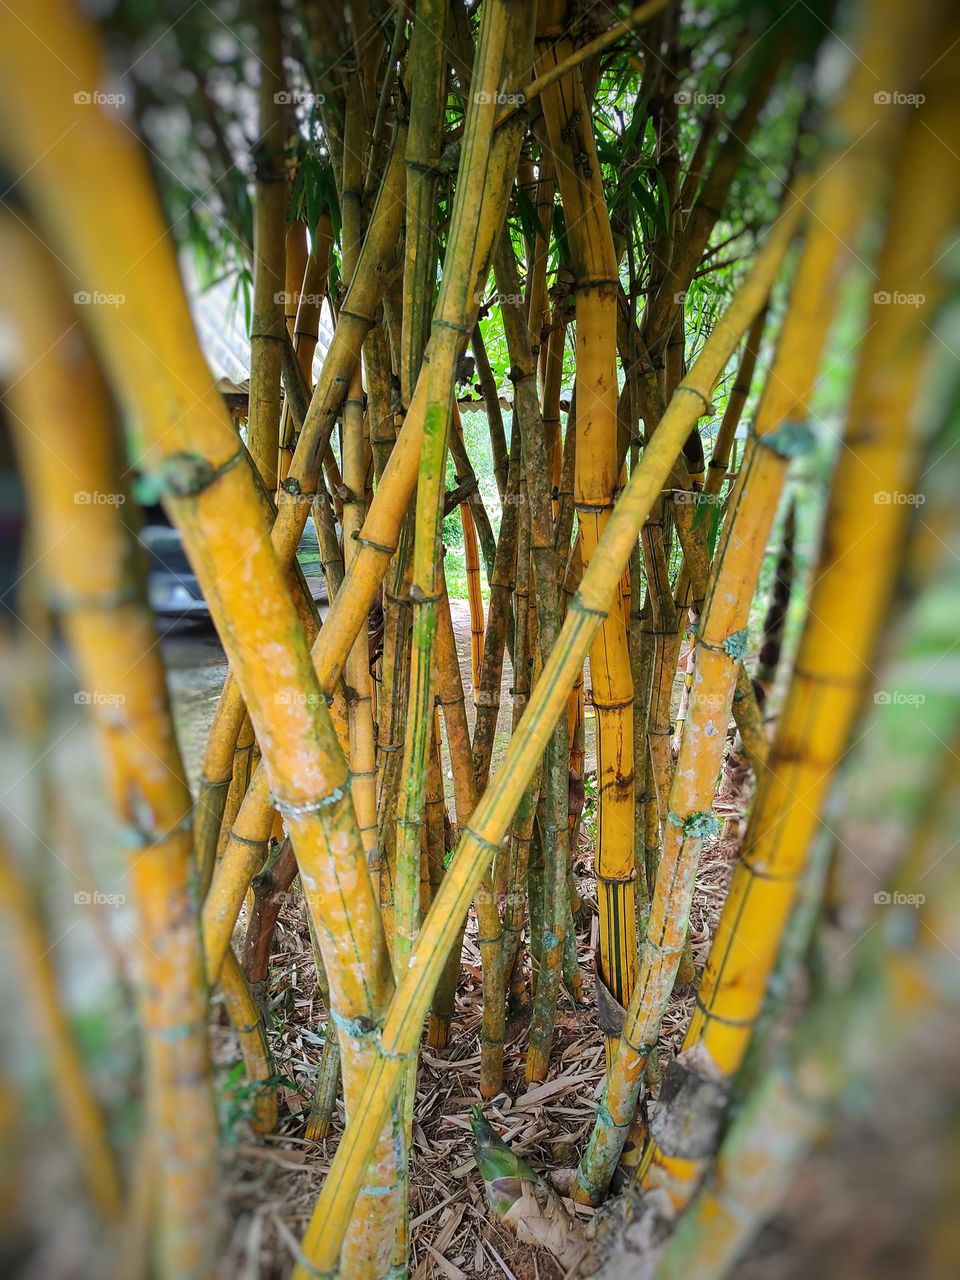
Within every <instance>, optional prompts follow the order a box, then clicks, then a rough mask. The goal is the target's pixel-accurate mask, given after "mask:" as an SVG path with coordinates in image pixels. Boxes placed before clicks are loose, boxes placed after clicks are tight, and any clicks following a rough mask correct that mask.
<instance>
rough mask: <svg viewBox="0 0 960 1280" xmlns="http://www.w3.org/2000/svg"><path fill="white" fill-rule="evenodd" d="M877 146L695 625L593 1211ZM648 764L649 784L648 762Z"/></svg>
mask: <svg viewBox="0 0 960 1280" xmlns="http://www.w3.org/2000/svg"><path fill="white" fill-rule="evenodd" d="M867 75H869V76H870V77H872V76H873V71H872V70H871V71H870V72H869V73H867V72H862V73H861V75H860V76H855V77H853V78H852V80H851V82H850V84H849V86H848V88H847V90H846V93H845V96H844V100H843V103H842V104H841V107H840V118H841V119H844V118H845V117H847V118H848V117H850V116H852V118H853V120H857V119H859V118H861V117H862V115H863V114H864V106H863V101H862V100H863V99H864V97H865V90H866V87H867V86H866V83H865V79H866V76H867ZM876 145H877V144H876V142H875V141H874V142H873V144H872V146H871V148H870V149H869V150H867V149H866V148H865V146H864V143H863V140H862V138H861V139H860V144H859V147H856V146H854V147H853V148H847V154H846V155H845V157H844V160H843V162H842V163H836V164H833V166H832V167H831V168H830V169H829V170H828V171H827V172H826V173H825V174H824V176H823V177H822V178H821V179H820V181H819V183H818V184H817V186H816V188H815V189H814V192H813V196H812V204H813V210H814V214H815V216H814V218H813V221H812V224H811V228H810V231H809V233H808V236H807V240H806V243H805V245H804V249H803V254H802V257H801V259H800V263H799V265H798V268H797V273H796V277H795V279H794V282H793V287H792V289H791V295H790V305H789V307H788V309H787V314H786V318H785V321H784V326H783V331H782V333H781V336H780V340H779V342H778V344H777V350H776V355H775V358H774V362H773V365H772V368H771V370H770V374H769V377H768V379H767V381H766V384H765V387H764V394H763V398H762V400H761V403H760V406H759V409H758V411H757V419H756V423H755V426H754V431H755V436H754V439H753V440H751V442H750V445H749V447H748V452H747V456H746V460H745V463H744V466H743V468H742V469H741V472H740V475H739V477H738V480H737V484H736V487H735V489H734V493H733V496H732V498H731V502H730V509H729V511H728V514H727V519H726V522H725V524H724V528H723V533H722V536H721V543H720V546H719V548H718V550H717V555H716V559H715V562H714V565H713V569H712V573H711V579H710V583H709V586H708V590H707V596H706V599H705V601H704V607H703V611H702V613H701V617H700V623H699V626H698V643H697V669H696V679H695V683H694V688H693V691H692V694H691V698H690V706H689V712H688V716H687V720H686V723H685V725H684V732H683V741H682V743H681V747H680V756H679V759H678V761H677V766H676V770H675V771H673V770H671V773H672V785H671V786H670V791H669V799H668V800H667V802H666V803H665V804H664V803H663V802H660V805H661V830H662V852H661V857H660V865H659V867H658V871H657V878H656V884H655V886H654V893H653V898H652V902H651V910H650V918H649V921H648V924H647V932H646V937H645V939H644V942H643V946H642V948H641V973H640V980H639V982H638V985H637V988H636V998H635V999H634V1000H632V1001H631V1002H630V1005H629V1007H628V1009H627V1016H626V1019H625V1022H624V1033H623V1035H624V1038H623V1042H622V1049H621V1052H620V1053H618V1055H617V1060H616V1062H615V1064H614V1067H613V1070H612V1071H611V1072H610V1074H609V1076H608V1079H607V1082H606V1087H605V1090H604V1096H603V1100H602V1104H601V1107H600V1109H599V1113H598V1120H597V1123H596V1125H595V1128H594V1131H593V1133H592V1135H591V1138H590V1142H589V1143H588V1146H587V1149H586V1151H585V1152H584V1155H583V1158H582V1160H581V1163H580V1166H579V1169H578V1172H577V1187H576V1190H575V1195H576V1197H577V1199H579V1200H582V1201H583V1202H585V1203H593V1204H596V1203H597V1202H598V1200H599V1199H600V1198H601V1197H602V1196H603V1195H604V1193H605V1191H606V1188H607V1186H608V1184H609V1181H610V1179H611V1178H612V1176H613V1173H614V1171H615V1168H616V1163H617V1160H618V1159H619V1155H620V1151H621V1149H622V1146H623V1142H624V1139H625V1137H626V1133H627V1130H628V1128H629V1126H630V1124H631V1123H632V1120H633V1115H634V1111H635V1109H636V1102H637V1096H638V1093H639V1090H640V1087H641V1084H642V1078H643V1070H644V1068H645V1065H646V1062H647V1059H648V1058H649V1057H650V1055H651V1053H652V1052H653V1051H654V1049H655V1046H656V1041H657V1036H658V1034H659V1029H660V1022H661V1019H662V1017H663V1014H664V1011H665V1010H666V1006H667V1001H668V1000H669V998H670V994H671V992H672V990H673V986H674V983H675V980H676V974H677V967H678V964H679V960H680V953H681V949H682V946H683V942H684V939H685V936H686V930H687V920H688V916H689V912H690V906H691V903H692V897H693V887H694V877H695V875H696V869H697V864H698V860H699V854H700V847H701V844H702V841H703V839H704V838H706V837H708V836H710V835H711V834H716V830H717V829H718V826H719V824H718V822H717V820H716V819H714V818H713V817H712V816H711V812H710V811H711V807H712V802H713V793H714V787H715V783H716V777H717V774H718V772H719V769H720V766H721V763H722V759H723V751H724V745H725V742H726V727H727V724H728V722H729V718H730V712H731V707H732V701H733V694H734V689H735V687H736V682H737V676H738V671H739V664H740V661H741V660H742V657H743V654H744V651H745V648H746V640H747V630H746V628H747V622H748V619H749V611H750V604H751V602H752V599H753V595H754V591H755V589H756V584H757V581H758V578H759V573H760V568H761V565H762V563H763V555H764V552H765V549H766V545H767V540H768V538H769V534H770V529H771V527H772V523H773V519H774V515H775V513H776V509H777V503H778V500H779V495H780V492H781V488H782V484H783V479H784V476H785V474H786V470H787V466H788V464H789V460H790V458H791V457H793V456H796V455H797V454H798V453H799V452H802V451H804V450H805V449H807V448H809V446H810V444H811V438H810V435H809V430H808V428H807V427H806V426H805V425H804V424H805V421H806V418H807V412H808V401H809V397H810V394H811V391H812V389H813V386H814V383H815V380H816V376H817V371H818V369H819V366H820V360H821V357H822V354H823V349H824V345H825V343H826V338H827V333H828V331H829V326H830V322H831V320H832V318H833V315H834V312H835V308H836V303H837V297H838V290H839V286H840V284H841V282H842V280H843V278H844V267H845V266H846V263H847V262H848V260H849V256H850V251H848V250H846V246H847V245H850V244H851V243H852V242H853V241H855V239H856V234H857V229H858V226H859V224H860V221H861V219H862V215H863V209H864V205H863V204H862V203H861V202H860V201H859V200H858V198H857V195H858V192H860V191H861V190H862V189H863V185H864V182H865V180H867V179H868V178H869V177H870V175H871V170H872V165H873V164H875V163H876V162H877V160H878V159H879V158H880V156H882V155H883V151H882V150H879V151H877V150H874V149H873V147H876ZM865 162H866V166H865ZM671 674H672V673H671ZM653 741H654V739H652V738H651V747H652V745H653ZM651 754H652V753H651ZM652 759H653V761H654V766H655V772H656V763H657V762H656V757H655V756H653V754H652ZM669 776H670V775H668V777H669ZM657 785H658V788H659V787H660V785H661V779H660V776H659V774H658V776H657Z"/></svg>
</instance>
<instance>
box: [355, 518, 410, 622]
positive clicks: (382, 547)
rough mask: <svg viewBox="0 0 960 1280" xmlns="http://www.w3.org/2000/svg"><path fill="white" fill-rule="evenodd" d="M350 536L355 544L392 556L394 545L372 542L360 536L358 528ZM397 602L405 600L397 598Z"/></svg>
mask: <svg viewBox="0 0 960 1280" xmlns="http://www.w3.org/2000/svg"><path fill="white" fill-rule="evenodd" d="M350 536H351V537H352V538H353V540H354V542H355V543H356V544H357V546H359V547H369V548H370V550H371V551H378V552H379V553H380V554H381V555H384V556H392V555H393V553H394V551H396V547H388V546H387V545H386V543H383V542H374V541H373V539H372V538H361V536H360V530H359V529H356V530H354V532H353V533H352V534H351V535H350ZM397 603H398V604H404V603H406V602H405V601H403V600H399V601H397Z"/></svg>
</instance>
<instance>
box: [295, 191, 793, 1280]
mask: <svg viewBox="0 0 960 1280" xmlns="http://www.w3.org/2000/svg"><path fill="white" fill-rule="evenodd" d="M801 213H802V206H801V205H800V204H799V203H798V202H797V201H792V202H790V204H789V206H788V208H787V210H786V211H785V212H784V213H783V214H782V215H781V216H780V218H779V219H778V221H777V224H776V226H775V227H774V228H773V230H772V231H771V233H770V235H769V236H768V237H767V240H766V243H765V244H764V246H763V247H762V249H761V250H760V252H759V253H758V256H757V261H756V264H755V266H754V268H753V271H752V272H751V274H750V276H749V277H748V279H747V280H746V281H745V282H744V284H743V285H742V286H741V288H740V289H739V290H738V291H737V293H736V295H735V296H734V298H733V300H732V301H731V303H730V305H729V307H728V308H727V310H726V312H725V313H724V315H723V316H722V317H721V319H720V320H719V321H718V323H717V325H716V327H715V328H714V330H713V332H712V334H711V335H710V337H709V338H708V340H707V342H706V344H705V345H704V348H703V350H702V352H701V354H700V357H699V359H698V360H697V362H696V364H695V365H694V366H693V367H692V368H691V370H690V372H689V373H688V375H687V377H686V378H685V380H684V382H683V384H682V385H681V386H680V387H678V389H677V391H676V393H675V394H674V397H673V399H672V400H671V402H670V405H669V407H668V409H667V412H666V413H665V415H664V417H663V420H662V422H661V424H660V426H659V427H658V430H657V434H656V437H655V439H654V440H653V441H652V442H651V444H650V446H649V447H648V449H647V450H646V452H645V454H644V458H643V462H642V463H641V465H640V466H639V467H638V468H637V469H636V470H635V471H634V473H633V475H632V476H631V477H630V481H629V483H628V484H627V487H626V489H625V490H624V492H623V494H622V495H621V497H620V500H619V502H618V503H617V505H616V507H615V509H614V510H613V512H612V513H611V515H610V518H609V520H608V522H607V525H606V528H605V529H604V532H603V536H602V538H601V541H600V543H599V544H598V547H597V553H596V555H595V556H594V558H593V560H592V561H591V563H590V565H589V566H588V567H587V569H586V571H585V572H584V575H583V580H582V582H581V586H580V591H579V593H578V595H577V597H576V598H575V600H573V601H572V602H571V605H570V606H569V608H568V611H567V617H566V621H565V622H564V625H563V628H562V630H561V633H560V636H559V638H558V641H557V644H556V645H555V646H554V649H553V652H552V653H551V655H550V658H549V660H548V661H547V662H546V663H545V664H544V668H543V672H542V674H541V676H540V679H539V680H538V681H537V687H536V689H535V690H534V692H533V695H532V697H531V699H530V702H529V704H528V706H527V709H526V712H525V713H524V717H523V720H522V722H521V724H520V725H519V726H518V731H517V732H516V733H515V734H514V736H513V738H512V739H511V743H510V746H509V747H508V749H507V754H506V757H505V759H504V762H503V764H502V766H501V768H500V770H499V772H498V773H497V776H496V779H495V780H494V782H493V783H492V785H491V786H489V787H488V788H487V790H486V791H485V793H484V794H483V796H482V797H481V799H480V800H479V802H478V804H477V807H476V809H475V810H474V814H473V817H472V819H471V822H470V825H469V826H468V827H467V828H466V829H465V830H464V831H463V832H462V833H461V836H460V843H459V845H458V849H457V853H456V855H455V856H454V859H453V862H452V863H451V865H450V867H449V868H448V871H447V875H446V876H445V877H444V882H443V885H442V886H441V888H440V892H439V893H438V894H437V896H436V898H435V899H434V902H433V905H432V906H431V908H430V911H429V913H428V915H427V917H426V919H425V920H424V922H423V927H422V928H421V930H420V934H419V937H418V939H417V942H416V944H415V946H414V948H413V951H412V952H411V955H410V960H409V963H408V965H407V969H406V972H405V973H404V974H403V976H402V978H401V980H400V982H399V984H398V990H397V993H396V995H395V996H394V998H393V1000H392V1001H391V1005H390V1009H389V1011H388V1013H387V1017H386V1019H385V1021H384V1025H383V1030H382V1033H381V1039H380V1044H379V1049H378V1052H377V1057H376V1061H375V1063H374V1065H373V1068H372V1069H371V1071H370V1073H369V1076H368V1078H367V1081H366V1085H365V1087H364V1091H363V1095H362V1098H361V1103H360V1105H359V1107H358V1109H357V1112H356V1119H355V1121H354V1122H352V1123H351V1124H350V1125H348V1127H347V1130H346V1132H345V1133H344V1136H343V1139H342V1140H341V1143H340V1146H339V1147H338V1149H337V1153H336V1155H335V1157H334V1160H333V1164H332V1165H331V1170H330V1173H329V1174H328V1176H327V1180H326V1182H325V1184H324V1189H323V1191H322V1192H321V1196H320V1199H319V1200H318V1202H317V1205H316V1207H315V1208H314V1212H313V1215H312V1217H311V1221H310V1225H309V1227H308V1230H307V1234H306V1236H305V1238H304V1243H303V1253H304V1259H305V1261H304V1262H303V1263H301V1264H300V1265H299V1266H298V1267H297V1269H296V1271H295V1273H294V1274H295V1277H296V1280H309V1277H310V1276H311V1275H312V1274H313V1273H314V1271H316V1270H320V1271H324V1270H329V1269H331V1268H332V1267H333V1266H334V1265H335V1264H336V1260H337V1256H338V1253H339V1250H340V1244H341V1241H342V1239H343V1232H344V1221H345V1218H346V1216H347V1215H349V1212H350V1208H351V1206H352V1205H353V1203H354V1200H355V1198H356V1195H357V1191H358V1189H359V1185H360V1182H361V1180H362V1169H363V1166H364V1163H365V1161H366V1159H367V1158H368V1153H369V1152H370V1151H371V1150H372V1148H373V1144H374V1142H375V1141H376V1134H377V1132H378V1131H379V1128H380V1126H381V1124H382V1123H383V1119H384V1117H385V1116H386V1115H387V1114H388V1111H389V1108H390V1105H391V1099H392V1098H393V1097H394V1096H395V1094H396V1090H397V1088H398V1086H399V1082H400V1078H401V1076H402V1074H403V1072H404V1068H405V1062H406V1060H407V1058H408V1057H409V1056H410V1055H411V1054H413V1053H415V1052H416V1048H417V1043H418V1040H419V1035H420V1026H421V1023H422V1019H423V1017H424V1016H425V1014H426V1011H427V1008H428V1006H429V1003H430V997H431V993H432V991H433V987H434V985H435V984H436V981H437V979H438V977H439V975H440V973H441V971H442V969H443V965H444V963H445V959H446V953H447V950H448V948H449V946H450V945H451V944H452V942H453V941H454V939H455V937H456V936H457V933H458V928H459V921H460V920H461V919H462V918H463V914H464V913H465V912H466V910H467V906H468V904H469V902H470V898H471V896H472V894H473V892H474V891H475V889H476V887H477V885H479V883H480V881H481V879H482V877H483V874H484V871H485V869H486V867H487V866H488V865H489V862H490V859H491V857H492V856H493V855H494V854H495V853H496V852H497V851H498V850H499V848H500V842H501V840H502V839H503V836H504V833H505V832H506V830H507V827H508V825H509V823H510V819H511V816H512V814H513V812H514V810H515V809H516V806H517V804H518V802H519V800H520V798H521V796H522V795H523V793H524V790H525V789H526V787H527V785H528V783H529V781H530V779H531V777H532V776H533V773H534V771H535V769H536V768H537V766H538V764H539V762H540V760H541V759H542V756H543V752H544V750H545V748H546V745H547V742H548V740H549V738H550V735H551V734H552V732H553V726H554V724H555V723H556V720H557V717H558V716H559V715H560V714H561V713H562V711H563V709H564V707H565V706H566V702H567V695H568V691H569V689H570V688H571V686H572V685H573V682H574V679H575V678H576V674H577V672H578V670H580V668H582V666H583V662H584V660H585V658H586V656H587V652H588V650H589V648H590V645H591V644H592V643H593V641H594V639H595V638H596V636H597V633H598V632H599V630H600V627H601V625H602V622H603V619H604V618H605V616H606V614H607V611H608V609H609V607H610V601H611V598H612V596H613V592H614V590H615V588H616V584H617V583H618V582H619V579H620V574H621V573H622V571H623V566H624V565H625V564H626V563H627V561H628V559H629V557H630V554H631V552H632V550H633V547H634V545H635V543H636V538H637V534H638V533H639V530H640V527H641V525H642V524H643V521H644V520H645V519H646V517H647V516H648V515H649V513H650V510H651V508H652V506H653V503H654V502H655V501H656V499H657V497H658V496H659V494H660V492H661V490H662V489H663V486H664V484H665V483H666V480H667V478H668V476H669V474H670V472H671V470H672V468H673V465H674V462H675V460H676V458H677V455H678V454H679V453H680V450H681V449H682V447H683V444H684V442H685V440H686V439H687V436H688V435H689V433H690V428H691V426H692V425H693V424H694V423H695V422H696V420H697V418H698V417H699V416H700V415H701V414H702V413H703V411H704V408H705V405H706V404H707V403H709V397H710V395H711V394H712V392H713V389H714V387H715V386H716V383H717V380H718V379H719V377H720V375H721V373H722V372H723V369H724V368H725V366H726V363H727V361H728V360H729V358H730V356H731V355H732V353H733V351H734V348H735V347H736V345H737V343H738V342H739V340H740V338H741V337H742V335H743V333H744V331H745V329H746V328H747V326H748V325H749V324H750V323H751V321H752V320H753V318H754V316H755V315H756V313H757V311H758V310H759V308H760V306H761V305H762V303H763V299H764V298H765V297H766V295H767V293H768V291H769V289H770V285H771V283H772V281H773V279H774V277H775V276H776V273H777V271H778V270H779V267H780V264H781V263H782V261H783V257H784V254H785V253H786V250H787V247H788V245H789V243H790V241H791V239H792V237H793V235H794V233H795V231H796V229H797V226H798V223H799V221H800V216H801Z"/></svg>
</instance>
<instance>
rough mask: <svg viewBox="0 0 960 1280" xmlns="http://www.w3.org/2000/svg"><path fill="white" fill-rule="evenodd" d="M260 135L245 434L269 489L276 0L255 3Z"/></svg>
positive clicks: (281, 330)
mask: <svg viewBox="0 0 960 1280" xmlns="http://www.w3.org/2000/svg"><path fill="white" fill-rule="evenodd" d="M257 36H258V40H257V63H258V65H259V68H260V88H259V97H258V104H259V134H260V136H259V138H258V140H257V144H256V146H255V147H254V159H255V163H256V183H255V186H256V194H255V199H254V206H253V319H252V323H251V326H250V416H249V419H248V424H247V442H248V446H249V449H250V455H251V457H252V458H253V460H254V462H255V463H256V464H257V469H258V470H259V472H260V475H261V476H262V477H263V483H264V485H265V486H266V488H267V490H268V491H272V490H274V489H275V488H276V487H277V442H278V438H279V431H280V371H281V368H282V365H283V344H284V341H285V339H286V322H285V319H284V297H285V286H286V279H285V268H284V237H285V233H286V223H287V165H286V143H287V138H286V128H287V108H286V105H285V103H286V95H285V93H284V92H283V87H284V74H283V47H282V43H281V37H280V6H279V3H278V0H258V3H257Z"/></svg>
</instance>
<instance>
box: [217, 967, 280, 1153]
mask: <svg viewBox="0 0 960 1280" xmlns="http://www.w3.org/2000/svg"><path fill="white" fill-rule="evenodd" d="M220 986H221V989H222V991H223V999H224V1003H225V1004H226V1007H227V1016H228V1017H229V1019H230V1025H231V1026H232V1027H233V1030H234V1033H235V1034H236V1037H237V1039H238V1041H239V1042H240V1052H241V1053H242V1055H243V1064H244V1067H245V1069H246V1073H247V1078H248V1080H250V1081H251V1082H252V1083H254V1084H256V1083H257V1082H258V1081H259V1088H257V1090H256V1092H255V1094H254V1099H253V1117H252V1120H251V1124H252V1126H253V1128H254V1129H255V1130H256V1132H257V1133H272V1132H273V1131H274V1129H275V1128H276V1127H277V1107H278V1103H277V1086H276V1084H275V1083H270V1081H271V1080H272V1078H273V1076H274V1075H276V1069H275V1067H274V1065H273V1054H272V1053H271V1052H270V1046H269V1045H268V1044H267V1033H266V1031H265V1029H264V1026H263V1020H262V1019H261V1017H260V1010H259V1008H258V1007H257V1002H256V1000H254V998H253V995H252V994H251V991H250V986H249V984H248V983H247V980H246V978H245V977H244V976H243V970H242V969H241V968H240V962H239V961H238V960H237V957H236V955H235V954H234V951H233V948H232V947H229V948H228V949H227V955H226V959H225V961H224V964H223V967H222V968H221V970H220Z"/></svg>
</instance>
